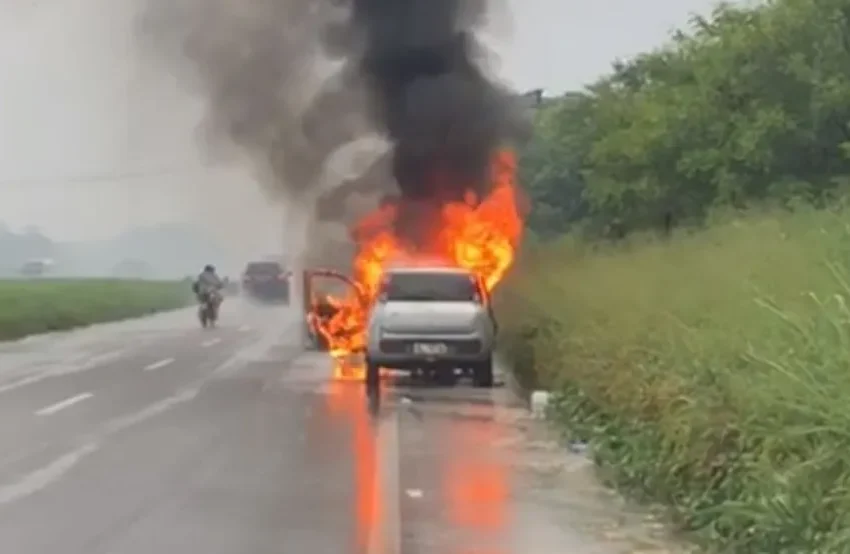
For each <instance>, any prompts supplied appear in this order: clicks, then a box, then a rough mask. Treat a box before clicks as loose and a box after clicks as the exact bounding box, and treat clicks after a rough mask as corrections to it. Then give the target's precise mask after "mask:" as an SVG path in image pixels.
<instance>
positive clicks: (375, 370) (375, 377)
mask: <svg viewBox="0 0 850 554" xmlns="http://www.w3.org/2000/svg"><path fill="white" fill-rule="evenodd" d="M365 384H366V393H367V394H369V395H373V394H377V393H379V392H380V389H381V367H380V366H379V365H378V364H376V363H374V362H372V361H371V360H369V359H368V358H367V359H366V380H365Z"/></svg>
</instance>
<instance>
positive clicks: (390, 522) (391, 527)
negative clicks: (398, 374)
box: [367, 413, 401, 554]
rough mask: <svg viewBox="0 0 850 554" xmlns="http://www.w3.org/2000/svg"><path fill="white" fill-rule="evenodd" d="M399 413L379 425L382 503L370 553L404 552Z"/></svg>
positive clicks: (375, 516) (377, 486)
mask: <svg viewBox="0 0 850 554" xmlns="http://www.w3.org/2000/svg"><path fill="white" fill-rule="evenodd" d="M398 427H399V419H398V413H396V414H395V415H393V416H389V417H387V418H385V419H383V420H382V421H381V423H380V424H379V425H378V430H377V433H378V437H377V443H378V444H377V450H378V467H377V471H378V478H377V479H375V491H374V493H375V496H376V498H379V499H380V500H379V501H378V502H376V503H375V505H374V507H373V509H374V510H375V513H373V514H372V515H373V521H372V525H373V527H372V529H371V532H370V534H369V545H368V546H367V552H368V554H398V553H399V552H401V495H400V494H399V493H400V492H401V490H400V489H401V476H400V475H399V472H400V471H401V452H400V442H399V433H398V431H399V430H398Z"/></svg>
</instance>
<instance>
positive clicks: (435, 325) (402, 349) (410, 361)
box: [366, 267, 497, 390]
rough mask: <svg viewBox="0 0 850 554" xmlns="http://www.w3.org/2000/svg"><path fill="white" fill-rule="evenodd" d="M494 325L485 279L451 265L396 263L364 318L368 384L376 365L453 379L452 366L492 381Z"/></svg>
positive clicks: (375, 380) (479, 382) (372, 383)
mask: <svg viewBox="0 0 850 554" xmlns="http://www.w3.org/2000/svg"><path fill="white" fill-rule="evenodd" d="M496 331H497V324H496V319H495V316H494V314H493V309H492V306H491V303H490V297H489V295H488V294H487V290H486V288H485V287H484V284H483V283H482V282H481V279H479V278H478V277H477V276H476V275H474V274H473V273H471V272H469V271H467V270H465V269H461V268H455V267H397V268H391V269H388V270H387V272H386V273H385V275H384V280H383V283H382V287H381V292H380V295H379V297H378V300H377V302H376V303H375V305H374V306H373V307H372V310H371V313H370V314H369V320H368V344H367V348H366V386H367V387H368V388H369V389H370V390H377V388H378V386H379V375H380V368H381V367H385V368H390V369H400V370H410V371H417V370H422V371H428V372H430V373H431V374H432V375H433V376H434V377H436V378H437V379H438V380H440V381H441V382H442V383H444V384H453V383H454V382H455V380H456V371H455V370H456V369H464V370H467V371H468V372H470V373H471V374H472V380H473V383H474V384H475V386H477V387H492V386H493V351H494V349H495V339H496Z"/></svg>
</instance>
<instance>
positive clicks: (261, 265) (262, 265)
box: [245, 261, 283, 271]
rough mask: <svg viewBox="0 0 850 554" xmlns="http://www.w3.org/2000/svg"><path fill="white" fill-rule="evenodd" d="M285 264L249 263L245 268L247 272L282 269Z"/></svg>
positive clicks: (271, 262)
mask: <svg viewBox="0 0 850 554" xmlns="http://www.w3.org/2000/svg"><path fill="white" fill-rule="evenodd" d="M282 268H283V264H281V263H280V262H275V261H262V262H248V265H247V266H245V269H246V271H250V270H253V269H277V270H279V269H282Z"/></svg>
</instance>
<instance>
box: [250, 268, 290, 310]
mask: <svg viewBox="0 0 850 554" xmlns="http://www.w3.org/2000/svg"><path fill="white" fill-rule="evenodd" d="M289 285H290V283H289V273H288V272H287V271H286V270H284V268H283V266H282V265H281V264H280V263H279V262H251V263H249V264H248V265H247V266H246V267H245V272H244V273H243V274H242V292H243V293H244V294H246V295H248V296H251V297H252V298H256V299H257V300H263V301H270V302H282V303H284V304H289Z"/></svg>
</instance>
